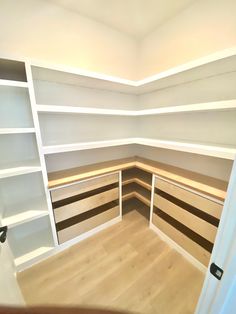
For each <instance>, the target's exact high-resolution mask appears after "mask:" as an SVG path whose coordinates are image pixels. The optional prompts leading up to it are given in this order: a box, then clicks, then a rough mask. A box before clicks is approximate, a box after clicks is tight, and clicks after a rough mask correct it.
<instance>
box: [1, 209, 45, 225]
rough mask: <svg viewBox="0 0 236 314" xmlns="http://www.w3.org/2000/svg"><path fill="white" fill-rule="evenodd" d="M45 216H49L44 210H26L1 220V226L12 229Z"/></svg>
mask: <svg viewBox="0 0 236 314" xmlns="http://www.w3.org/2000/svg"><path fill="white" fill-rule="evenodd" d="M47 215H49V213H48V211H46V210H28V211H25V212H22V213H20V214H16V215H13V216H9V217H6V218H3V219H2V224H3V225H5V226H8V227H9V228H13V227H15V226H18V225H20V224H22V223H25V222H29V221H32V220H35V219H37V218H41V217H44V216H47Z"/></svg>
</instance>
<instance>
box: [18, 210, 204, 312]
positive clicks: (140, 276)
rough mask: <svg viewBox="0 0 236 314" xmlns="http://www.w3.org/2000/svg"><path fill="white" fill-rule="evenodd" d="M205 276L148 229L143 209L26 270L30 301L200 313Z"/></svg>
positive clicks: (24, 288)
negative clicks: (198, 304)
mask: <svg viewBox="0 0 236 314" xmlns="http://www.w3.org/2000/svg"><path fill="white" fill-rule="evenodd" d="M203 279H204V276H203V274H202V273H201V272H200V271H199V270H198V269H196V268H195V267H193V266H192V265H191V264H190V263H189V262H188V261H187V260H185V259H184V258H183V257H182V256H181V255H180V254H179V253H177V252H176V251H175V250H173V249H171V248H170V247H169V246H168V245H167V244H166V243H164V242H163V241H162V240H160V238H159V237H158V236H157V235H156V234H155V233H154V232H153V231H151V230H150V229H149V228H148V223H147V219H145V218H144V217H143V216H142V215H141V214H140V213H138V212H137V211H131V212H129V213H127V214H126V215H124V218H123V221H122V222H121V223H118V224H116V225H114V226H112V227H110V228H108V229H106V230H104V231H102V232H100V233H98V234H97V235H95V236H93V237H91V238H89V239H87V240H85V241H83V242H81V243H79V244H77V245H75V246H73V247H71V248H69V249H67V250H66V251H64V252H62V253H60V254H58V255H57V256H53V257H51V258H49V259H47V260H45V261H43V262H41V263H40V264H37V265H35V266H34V267H32V268H30V269H28V270H26V271H24V272H22V273H20V274H19V275H18V281H19V284H20V287H21V289H22V292H23V295H24V298H25V300H26V303H27V304H28V305H49V304H50V305H52V304H56V305H70V306H75V305H81V306H84V305H85V306H91V307H93V306H99V307H101V308H112V309H116V310H125V311H130V312H135V313H143V314H144V313H145V314H149V313H150V314H155V313H157V314H158V313H161V314H165V313H168V314H171V313H174V314H177V313H181V314H184V313H194V308H195V306H196V304H197V300H198V297H199V294H200V290H201V286H202V284H203Z"/></svg>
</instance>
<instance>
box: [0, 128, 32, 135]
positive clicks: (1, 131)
mask: <svg viewBox="0 0 236 314" xmlns="http://www.w3.org/2000/svg"><path fill="white" fill-rule="evenodd" d="M24 133H35V128H1V129H0V134H24Z"/></svg>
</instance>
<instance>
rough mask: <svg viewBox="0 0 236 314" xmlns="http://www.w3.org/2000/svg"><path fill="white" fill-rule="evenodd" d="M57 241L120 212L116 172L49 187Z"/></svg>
mask: <svg viewBox="0 0 236 314" xmlns="http://www.w3.org/2000/svg"><path fill="white" fill-rule="evenodd" d="M51 198H52V206H53V210H54V216H55V222H56V228H57V233H58V239H59V243H60V244H61V243H63V242H65V241H67V240H70V239H73V238H74V237H76V236H79V235H81V234H82V233H84V232H87V231H89V230H91V229H93V228H95V227H97V226H99V225H101V224H103V223H105V222H107V221H109V220H110V219H113V218H115V217H118V216H119V213H120V206H119V174H118V173H115V174H109V175H106V176H103V177H97V178H93V179H90V180H87V181H83V182H78V183H76V184H73V185H71V186H67V187H63V188H58V189H56V190H52V191H51Z"/></svg>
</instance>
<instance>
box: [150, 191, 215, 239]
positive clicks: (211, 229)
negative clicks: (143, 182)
mask: <svg viewBox="0 0 236 314" xmlns="http://www.w3.org/2000/svg"><path fill="white" fill-rule="evenodd" d="M154 205H155V206H156V207H157V208H159V209H160V210H162V211H163V212H165V213H166V214H167V215H169V216H171V217H172V218H174V219H175V220H177V221H179V222H181V223H182V224H183V225H185V226H186V227H188V228H189V229H191V230H193V231H194V232H196V233H198V234H199V235H200V236H202V237H204V238H205V239H207V240H208V241H210V242H212V243H213V242H214V240H215V236H216V231H217V228H216V227H215V226H213V225H211V224H209V223H208V222H207V221H205V220H203V219H201V218H199V217H197V216H195V215H193V214H191V213H190V212H188V211H186V210H185V209H183V208H181V207H180V206H178V205H175V204H174V203H172V202H170V201H168V200H166V199H165V198H163V197H162V196H160V195H156V194H155V196H154Z"/></svg>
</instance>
